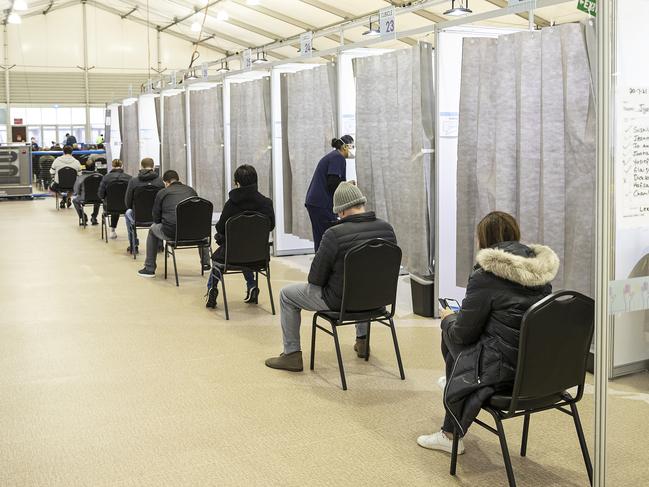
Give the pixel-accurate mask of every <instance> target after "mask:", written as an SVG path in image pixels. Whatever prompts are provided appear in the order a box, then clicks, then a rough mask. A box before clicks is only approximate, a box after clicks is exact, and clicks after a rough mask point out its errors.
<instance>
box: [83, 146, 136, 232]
mask: <svg viewBox="0 0 649 487" xmlns="http://www.w3.org/2000/svg"><path fill="white" fill-rule="evenodd" d="M88 161H90V158H88ZM94 161H95V160H94V159H93V164H94V163H95V162H94ZM86 164H87V163H86ZM122 165H123V164H122V161H121V160H120V159H113V162H112V166H113V168H112V169H111V170H110V172H109V173H108V174H106V175H105V176H104V177H103V179H102V180H101V184H100V185H99V197H100V198H101V199H102V200H104V199H106V190H107V189H108V187H109V186H110V185H111V184H113V183H114V182H115V181H126V182H130V180H131V175H130V174H126V173H125V172H124V169H123V168H122ZM117 223H119V214H112V215H110V238H112V239H113V240H114V239H116V238H117ZM93 225H96V223H93Z"/></svg>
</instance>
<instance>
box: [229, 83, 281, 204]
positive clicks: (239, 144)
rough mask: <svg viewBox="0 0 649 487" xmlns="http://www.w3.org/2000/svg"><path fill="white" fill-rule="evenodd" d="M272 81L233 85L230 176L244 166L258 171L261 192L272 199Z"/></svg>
mask: <svg viewBox="0 0 649 487" xmlns="http://www.w3.org/2000/svg"><path fill="white" fill-rule="evenodd" d="M270 110H271V107H270V78H262V79H258V80H254V81H246V82H244V83H233V84H232V85H231V86H230V160H231V175H230V177H233V176H234V171H235V170H236V168H237V167H238V166H240V165H242V164H250V165H252V166H254V167H255V169H256V170H257V176H258V178H259V184H258V187H259V192H260V193H262V194H264V195H265V196H268V197H272V186H271V182H272V177H271V111H270Z"/></svg>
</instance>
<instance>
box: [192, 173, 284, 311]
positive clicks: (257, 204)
mask: <svg viewBox="0 0 649 487" xmlns="http://www.w3.org/2000/svg"><path fill="white" fill-rule="evenodd" d="M234 185H235V188H234V189H233V190H232V191H230V195H229V199H228V201H227V202H226V203H225V206H223V213H221V218H219V221H218V222H217V224H216V227H215V228H216V235H214V240H215V241H216V243H217V244H218V245H219V248H218V249H216V252H214V254H213V255H212V260H213V261H214V262H219V263H221V264H222V263H224V262H225V239H226V238H227V235H226V234H225V224H226V223H227V221H228V220H229V219H230V218H232V217H233V216H237V215H240V214H241V213H243V212H245V211H255V212H257V213H261V214H262V215H265V216H267V217H268V218H269V219H270V226H271V230H272V229H273V228H275V211H274V210H273V202H272V200H271V199H270V198H266V197H265V196H264V195H263V194H261V193H260V192H259V191H257V171H256V170H255V168H254V167H252V166H249V165H247V164H244V165H243V166H239V167H238V168H237V170H236V171H235V172H234ZM243 276H244V278H245V279H246V285H247V287H246V289H247V292H246V298H245V299H244V301H245V302H246V303H250V304H257V302H258V298H259V288H258V287H257V283H256V281H255V273H254V272H244V274H243ZM220 280H221V271H220V269H219V268H218V267H217V266H216V265H213V266H212V273H211V274H210V277H209V279H208V281H207V303H206V304H205V306H206V307H208V308H216V298H217V297H218V295H219V289H218V285H219V281H220Z"/></svg>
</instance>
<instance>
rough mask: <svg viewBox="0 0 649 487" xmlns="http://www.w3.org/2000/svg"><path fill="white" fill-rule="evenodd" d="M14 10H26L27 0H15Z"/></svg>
mask: <svg viewBox="0 0 649 487" xmlns="http://www.w3.org/2000/svg"><path fill="white" fill-rule="evenodd" d="M14 10H16V11H17V12H24V11H25V10H27V2H26V1H25V0H16V1H15V2H14Z"/></svg>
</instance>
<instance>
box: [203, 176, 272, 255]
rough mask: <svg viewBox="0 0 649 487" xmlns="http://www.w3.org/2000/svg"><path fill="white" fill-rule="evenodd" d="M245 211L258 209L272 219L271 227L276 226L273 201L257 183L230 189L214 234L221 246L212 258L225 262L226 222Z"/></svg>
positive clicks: (258, 211)
mask: <svg viewBox="0 0 649 487" xmlns="http://www.w3.org/2000/svg"><path fill="white" fill-rule="evenodd" d="M245 211H256V212H257V213H261V214H262V215H265V216H267V217H268V218H269V219H270V229H271V230H272V229H273V228H275V210H274V209H273V201H272V200H271V199H270V198H266V197H265V196H264V195H263V194H261V193H260V192H259V191H257V185H256V184H251V185H248V186H242V187H241V188H234V189H233V190H232V191H230V194H229V198H228V201H226V202H225V205H224V206H223V212H222V213H221V218H219V221H218V222H216V225H215V228H216V235H214V240H215V241H216V243H217V244H218V245H219V248H218V249H216V251H215V252H214V254H212V260H215V261H217V262H225V239H226V235H225V224H226V223H227V221H228V220H229V219H230V218H232V217H233V216H237V215H240V214H241V213H243V212H245Z"/></svg>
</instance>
